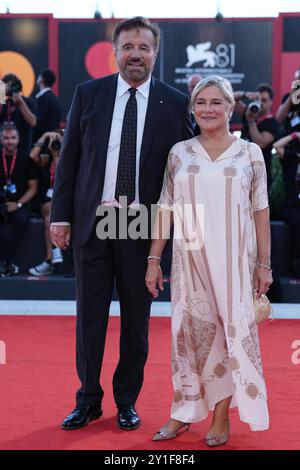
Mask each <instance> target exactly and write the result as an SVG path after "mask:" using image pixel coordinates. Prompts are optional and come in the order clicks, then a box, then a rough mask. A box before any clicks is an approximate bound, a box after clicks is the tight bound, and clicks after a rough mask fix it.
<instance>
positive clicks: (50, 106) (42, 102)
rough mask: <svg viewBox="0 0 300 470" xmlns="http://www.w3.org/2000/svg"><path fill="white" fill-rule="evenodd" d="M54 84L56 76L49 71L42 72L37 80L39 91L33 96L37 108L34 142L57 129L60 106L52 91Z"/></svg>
mask: <svg viewBox="0 0 300 470" xmlns="http://www.w3.org/2000/svg"><path fill="white" fill-rule="evenodd" d="M55 82H56V75H55V73H54V72H53V70H50V69H44V70H42V72H41V73H40V74H39V76H38V78H37V85H38V87H39V89H40V91H39V92H38V93H37V95H36V96H35V98H36V102H37V105H38V108H39V120H38V124H37V126H36V128H35V140H38V139H39V138H40V137H41V136H42V135H43V134H44V133H45V132H49V131H55V130H56V129H58V128H59V123H60V119H61V105H60V101H59V99H58V97H57V96H56V95H55V94H54V93H53V91H52V87H53V85H54V83H55Z"/></svg>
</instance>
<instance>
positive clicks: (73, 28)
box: [59, 21, 160, 117]
mask: <svg viewBox="0 0 300 470" xmlns="http://www.w3.org/2000/svg"><path fill="white" fill-rule="evenodd" d="M114 25H115V23H114V22H111V21H109V22H95V21H92V22H71V21H70V22H69V21H68V22H61V23H60V25H59V50H60V60H59V68H60V93H59V94H60V97H61V101H62V106H63V114H64V117H65V116H66V113H67V111H68V109H69V107H70V103H71V100H72V96H73V93H74V91H75V88H76V85H77V84H78V83H82V82H85V81H87V80H91V79H93V78H96V77H100V76H103V75H108V74H110V73H113V72H114V71H115V70H114V69H113V67H112V66H113V65H114V64H115V62H114V59H113V55H112V54H109V51H108V50H107V48H104V49H103V51H101V49H98V51H99V54H98V56H97V59H96V60H98V61H99V67H98V69H97V67H94V74H93V75H91V74H90V73H89V72H90V70H89V69H88V68H87V66H86V59H87V54H88V53H89V51H90V52H91V51H92V47H93V45H96V44H97V43H100V42H108V41H110V40H111V37H112V31H113V28H114ZM96 52H97V50H96ZM159 61H160V59H159V58H158V59H157V64H156V68H155V75H156V76H159ZM94 62H95V60H94ZM109 66H110V67H111V68H110V67H109Z"/></svg>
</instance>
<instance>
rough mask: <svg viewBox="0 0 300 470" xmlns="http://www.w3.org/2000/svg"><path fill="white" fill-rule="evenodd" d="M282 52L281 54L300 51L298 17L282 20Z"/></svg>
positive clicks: (299, 17) (299, 21) (299, 19)
mask: <svg viewBox="0 0 300 470" xmlns="http://www.w3.org/2000/svg"><path fill="white" fill-rule="evenodd" d="M282 50H283V52H299V51H300V16H297V17H294V18H284V20H283V48H282ZM296 65H297V64H296Z"/></svg>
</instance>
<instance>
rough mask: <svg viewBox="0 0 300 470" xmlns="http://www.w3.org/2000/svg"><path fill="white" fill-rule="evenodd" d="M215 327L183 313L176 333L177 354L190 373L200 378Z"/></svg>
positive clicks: (210, 323) (213, 337) (213, 324)
mask: <svg viewBox="0 0 300 470" xmlns="http://www.w3.org/2000/svg"><path fill="white" fill-rule="evenodd" d="M216 331H217V327H216V325H215V323H212V322H208V321H205V320H202V319H201V318H197V317H195V316H194V315H189V314H187V312H184V314H183V316H182V320H181V324H180V328H179V330H178V333H177V354H178V355H179V356H180V357H183V358H184V359H186V360H187V361H188V364H189V367H190V370H191V372H194V373H195V374H198V375H199V376H201V374H202V371H203V369H204V366H205V364H206V362H207V358H208V355H209V353H210V351H211V348H212V345H213V342H214V339H215V336H216Z"/></svg>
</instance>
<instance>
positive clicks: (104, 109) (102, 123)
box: [94, 75, 118, 179]
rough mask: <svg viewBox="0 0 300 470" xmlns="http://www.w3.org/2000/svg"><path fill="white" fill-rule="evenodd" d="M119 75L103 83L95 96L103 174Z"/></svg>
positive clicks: (97, 131)
mask: <svg viewBox="0 0 300 470" xmlns="http://www.w3.org/2000/svg"><path fill="white" fill-rule="evenodd" d="M117 77H118V75H113V76H112V77H111V78H110V79H109V80H107V82H105V83H102V84H101V88H100V89H99V91H98V93H97V94H96V96H95V102H94V113H95V126H96V137H95V139H96V140H95V141H96V152H97V155H98V161H99V162H100V165H101V176H102V175H103V179H104V175H105V166H106V157H107V148H108V141H109V136H110V129H111V122H112V117H113V111H114V105H115V98H116V92H117Z"/></svg>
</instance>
